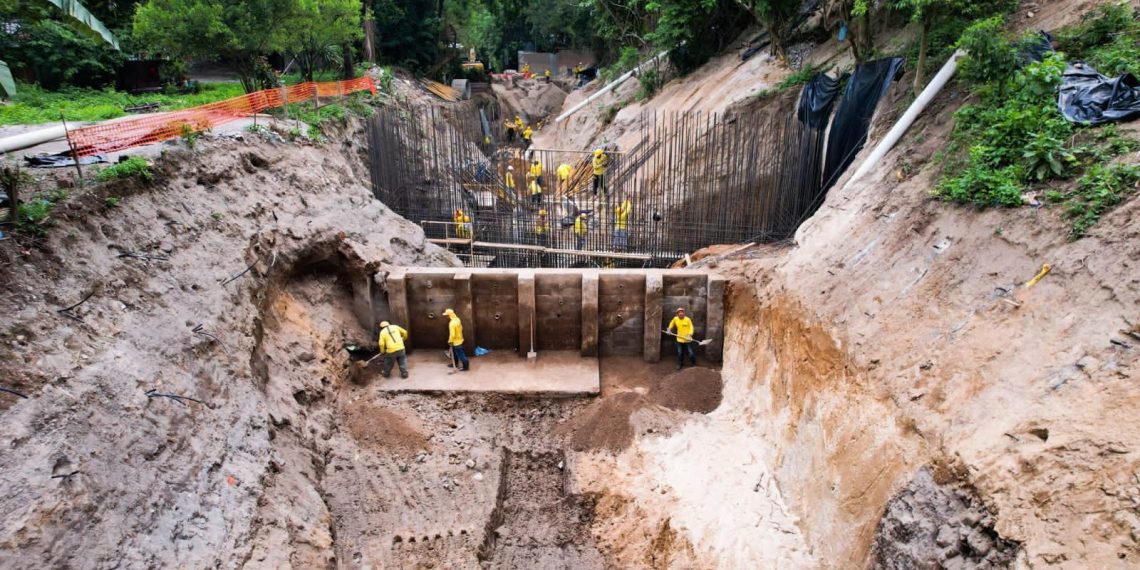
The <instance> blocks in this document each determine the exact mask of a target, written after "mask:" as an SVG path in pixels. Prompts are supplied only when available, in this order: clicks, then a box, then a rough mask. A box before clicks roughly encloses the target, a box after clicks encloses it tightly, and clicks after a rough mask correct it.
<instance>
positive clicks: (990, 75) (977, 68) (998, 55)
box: [958, 16, 1017, 86]
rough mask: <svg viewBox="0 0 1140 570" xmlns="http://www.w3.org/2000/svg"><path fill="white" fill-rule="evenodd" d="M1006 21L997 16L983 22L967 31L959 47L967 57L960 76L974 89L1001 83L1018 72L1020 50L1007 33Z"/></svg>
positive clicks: (963, 61) (1002, 84)
mask: <svg viewBox="0 0 1140 570" xmlns="http://www.w3.org/2000/svg"><path fill="white" fill-rule="evenodd" d="M1004 26H1005V19H1004V18H1003V17H1002V16H994V17H992V18H986V19H985V20H981V21H979V22H977V23H975V24H973V25H972V26H970V27H969V28H966V31H965V32H963V34H962V38H961V39H960V40H958V47H959V48H962V49H964V50H966V57H964V58H962V59H961V60H960V61H959V62H958V75H959V77H961V78H962V79H963V80H965V81H966V83H968V84H970V85H973V86H981V85H986V84H998V85H1000V86H1004V85H1005V83H1004V82H1002V81H1001V80H1003V79H1004V78H1006V77H1009V76H1011V75H1013V73H1014V71H1015V70H1016V69H1017V48H1016V47H1015V46H1014V45H1013V44H1012V43H1011V42H1010V40H1009V37H1008V35H1007V34H1006V33H1005V32H1004Z"/></svg>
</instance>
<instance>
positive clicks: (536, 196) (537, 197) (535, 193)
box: [530, 178, 542, 206]
mask: <svg viewBox="0 0 1140 570" xmlns="http://www.w3.org/2000/svg"><path fill="white" fill-rule="evenodd" d="M530 203H531V204H534V205H535V206H538V205H540V204H542V186H541V185H539V183H538V179H537V178H531V179H530Z"/></svg>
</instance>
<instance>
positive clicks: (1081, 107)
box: [1057, 62, 1140, 125]
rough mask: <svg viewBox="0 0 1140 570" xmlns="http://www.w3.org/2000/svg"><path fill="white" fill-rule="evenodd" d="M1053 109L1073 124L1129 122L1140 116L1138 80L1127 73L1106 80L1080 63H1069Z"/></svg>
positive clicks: (1139, 87)
mask: <svg viewBox="0 0 1140 570" xmlns="http://www.w3.org/2000/svg"><path fill="white" fill-rule="evenodd" d="M1057 107H1058V108H1060V110H1061V114H1062V115H1064V116H1065V118H1066V119H1068V120H1069V121H1071V122H1074V123H1084V124H1089V125H1100V124H1103V123H1112V122H1115V121H1131V120H1132V119H1135V118H1137V117H1140V81H1137V80H1136V77H1135V76H1133V75H1132V74H1130V73H1126V74H1124V75H1121V76H1120V77H1116V78H1113V79H1109V78H1108V77H1105V76H1103V75H1101V74H1099V73H1097V71H1096V70H1095V69H1093V68H1092V67H1090V66H1088V65H1085V64H1083V63H1080V62H1077V63H1073V64H1069V66H1068V67H1066V68H1065V75H1064V76H1062V79H1061V90H1060V94H1059V96H1058V97H1057Z"/></svg>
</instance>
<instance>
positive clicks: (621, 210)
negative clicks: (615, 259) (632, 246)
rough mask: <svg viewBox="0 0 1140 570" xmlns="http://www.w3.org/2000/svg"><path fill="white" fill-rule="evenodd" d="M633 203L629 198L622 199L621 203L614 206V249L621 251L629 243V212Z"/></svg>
mask: <svg viewBox="0 0 1140 570" xmlns="http://www.w3.org/2000/svg"><path fill="white" fill-rule="evenodd" d="M631 210H633V204H630V203H629V199H626V200H622V202H621V205H619V206H618V207H617V208H614V250H615V251H622V250H624V249H625V248H626V247H628V245H629V212H630V211H631Z"/></svg>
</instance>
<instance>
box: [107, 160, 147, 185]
mask: <svg viewBox="0 0 1140 570" xmlns="http://www.w3.org/2000/svg"><path fill="white" fill-rule="evenodd" d="M95 178H96V180H98V181H99V182H109V181H111V180H123V179H126V178H138V179H139V180H142V181H143V182H150V181H151V180H153V179H154V173H152V172H151V171H150V165H149V164H147V162H146V159H145V158H142V157H140V156H132V157H130V158H128V159H126V160H124V161H123V162H120V163H118V164H114V165H112V166H108V167H107V168H104V169H103V170H100V171H99V174H98V175H96V176H95Z"/></svg>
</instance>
